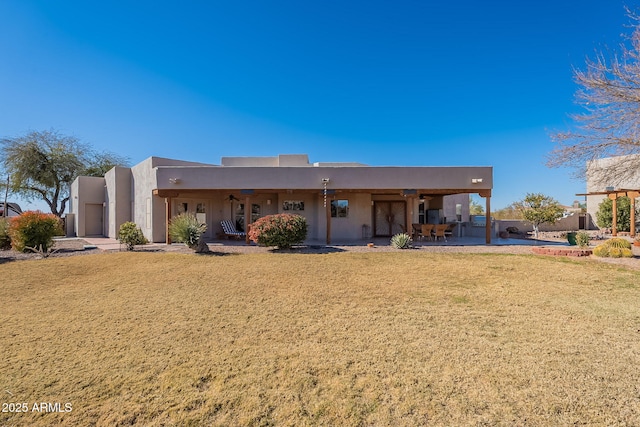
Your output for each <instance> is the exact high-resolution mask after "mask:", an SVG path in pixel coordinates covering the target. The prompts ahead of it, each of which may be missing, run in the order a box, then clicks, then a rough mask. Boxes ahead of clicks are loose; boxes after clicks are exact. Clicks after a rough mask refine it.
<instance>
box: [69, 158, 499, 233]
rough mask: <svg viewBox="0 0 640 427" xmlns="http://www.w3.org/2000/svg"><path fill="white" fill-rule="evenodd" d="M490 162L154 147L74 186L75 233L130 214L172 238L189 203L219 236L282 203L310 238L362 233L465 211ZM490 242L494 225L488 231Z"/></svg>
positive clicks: (102, 228) (487, 182)
mask: <svg viewBox="0 0 640 427" xmlns="http://www.w3.org/2000/svg"><path fill="white" fill-rule="evenodd" d="M492 186H493V168H492V167H428V166H423V167H400V166H367V165H364V164H361V163H310V162H309V158H308V156H307V155H305V154H283V155H279V156H275V157H223V158H222V161H221V164H220V165H213V164H205V163H196V162H187V161H181V160H174V159H166V158H160V157H149V158H148V159H146V160H144V161H142V162H140V163H139V164H137V165H135V166H133V167H131V168H125V167H115V168H113V169H111V170H110V171H108V172H107V173H106V174H105V176H104V177H103V178H102V177H85V176H81V177H78V178H77V179H76V180H75V181H74V182H73V183H72V186H71V218H72V219H71V220H72V221H73V223H74V230H75V234H76V235H77V236H80V237H83V236H90V235H104V236H108V237H112V238H115V237H117V233H118V229H119V227H120V224H122V223H124V222H126V221H133V222H135V223H136V224H138V225H139V226H140V227H141V229H142V231H143V233H144V235H145V236H146V237H147V239H149V241H151V242H166V243H170V241H168V239H167V235H168V233H167V228H168V223H169V220H170V219H171V218H172V217H173V216H175V215H177V214H179V213H181V212H193V213H195V214H196V216H198V218H200V220H201V221H202V222H203V223H205V224H206V225H207V232H206V233H205V235H204V237H205V238H206V239H210V240H212V239H216V238H219V237H221V233H222V228H221V226H220V221H222V220H232V221H233V222H234V223H235V224H236V226H237V227H238V228H239V229H245V230H246V229H247V228H248V226H249V225H250V224H251V223H252V222H253V221H255V220H256V219H257V218H259V217H261V216H264V215H269V214H276V213H283V212H288V213H296V214H300V215H303V216H304V217H306V219H307V222H308V224H309V234H308V239H309V241H325V242H327V243H330V242H331V241H332V240H333V241H358V240H362V239H363V238H365V239H366V238H371V237H376V236H391V235H393V234H396V233H398V232H402V231H407V230H411V224H413V223H427V222H452V221H456V220H457V221H468V217H469V194H470V193H475V194H480V195H481V196H482V197H485V198H486V210H487V212H489V211H490V197H491V190H492ZM485 234H486V238H487V242H490V238H491V236H490V234H491V233H490V229H489V228H487V231H486V233H485Z"/></svg>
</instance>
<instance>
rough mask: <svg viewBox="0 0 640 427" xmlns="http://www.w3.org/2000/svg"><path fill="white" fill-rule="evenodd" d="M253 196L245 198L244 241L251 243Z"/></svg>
mask: <svg viewBox="0 0 640 427" xmlns="http://www.w3.org/2000/svg"><path fill="white" fill-rule="evenodd" d="M251 213H252V210H251V198H250V197H249V196H247V197H245V198H244V242H245V243H246V244H247V245H248V244H249V221H250V220H251Z"/></svg>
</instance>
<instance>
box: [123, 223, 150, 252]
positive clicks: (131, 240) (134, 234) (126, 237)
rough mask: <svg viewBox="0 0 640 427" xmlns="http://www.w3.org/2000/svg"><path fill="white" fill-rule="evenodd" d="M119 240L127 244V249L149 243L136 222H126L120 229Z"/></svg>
mask: <svg viewBox="0 0 640 427" xmlns="http://www.w3.org/2000/svg"><path fill="white" fill-rule="evenodd" d="M118 240H120V241H121V242H122V243H124V244H125V245H127V250H129V251H132V250H133V249H134V248H135V247H136V245H146V244H147V243H149V241H148V240H147V238H146V237H144V234H142V230H141V229H140V227H138V226H137V225H136V223H135V222H130V221H129V222H125V223H124V224H122V225H121V226H120V230H119V231H118Z"/></svg>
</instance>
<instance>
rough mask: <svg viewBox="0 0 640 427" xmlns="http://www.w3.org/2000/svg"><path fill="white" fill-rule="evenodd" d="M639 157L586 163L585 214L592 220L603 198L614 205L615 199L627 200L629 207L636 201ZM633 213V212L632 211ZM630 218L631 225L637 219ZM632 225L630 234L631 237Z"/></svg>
mask: <svg viewBox="0 0 640 427" xmlns="http://www.w3.org/2000/svg"><path fill="white" fill-rule="evenodd" d="M639 165H640V155H638V154H631V155H625V156H615V157H606V158H602V159H597V160H593V161H590V162H588V163H587V168H586V177H587V193H586V194H584V195H585V196H586V198H587V213H588V214H589V215H590V216H591V217H592V218H594V219H595V218H596V213H597V212H598V209H599V206H600V203H602V202H603V201H604V200H605V199H606V198H610V199H612V200H613V201H614V203H615V202H616V200H617V198H619V197H623V196H626V197H630V198H631V205H632V206H633V207H635V206H636V198H638V197H639V196H640V168H638V166H639ZM632 211H633V210H632ZM631 217H632V218H633V219H634V221H632V222H634V223H637V222H638V218H634V217H635V215H634V214H633V213H632V214H631ZM634 228H635V227H634V226H633V225H632V234H634V231H635V230H634Z"/></svg>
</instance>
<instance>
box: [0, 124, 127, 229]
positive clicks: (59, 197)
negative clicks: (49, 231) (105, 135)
mask: <svg viewBox="0 0 640 427" xmlns="http://www.w3.org/2000/svg"><path fill="white" fill-rule="evenodd" d="M0 159H1V160H0V166H1V168H2V169H3V172H4V173H5V174H7V175H8V176H9V177H10V184H9V189H10V190H11V191H12V192H13V193H14V194H18V195H20V196H22V197H24V198H25V199H27V200H32V199H39V200H44V201H45V202H46V203H47V205H48V206H49V208H50V209H51V213H53V214H54V215H56V216H58V217H60V216H62V214H63V213H64V211H65V208H66V205H67V202H68V201H69V191H70V186H71V183H72V182H73V180H74V179H76V177H78V176H80V175H87V176H104V174H105V172H107V171H108V170H109V169H111V168H112V167H114V166H123V165H125V164H126V163H127V160H126V159H124V158H122V157H120V156H118V155H115V154H112V153H108V152H104V153H98V152H95V151H94V150H93V149H92V148H91V147H89V146H88V145H87V144H83V143H81V142H80V140H79V139H78V138H76V137H73V136H65V135H62V134H60V133H58V132H56V131H55V130H50V131H42V132H37V131H33V132H29V133H27V134H26V135H22V136H18V137H14V138H2V139H0Z"/></svg>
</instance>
